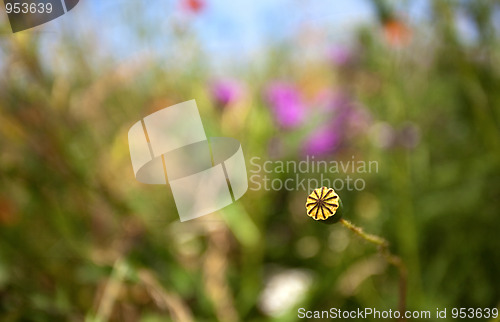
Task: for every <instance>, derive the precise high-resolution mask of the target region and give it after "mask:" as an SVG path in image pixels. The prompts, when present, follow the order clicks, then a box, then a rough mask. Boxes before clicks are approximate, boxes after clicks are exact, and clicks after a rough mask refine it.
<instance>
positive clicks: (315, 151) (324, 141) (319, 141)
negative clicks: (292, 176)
mask: <svg viewBox="0 0 500 322" xmlns="http://www.w3.org/2000/svg"><path fill="white" fill-rule="evenodd" d="M340 141H341V134H340V133H338V131H335V129H332V128H331V127H329V126H322V127H320V128H319V129H316V130H314V131H313V132H312V133H311V134H310V135H309V137H308V138H307V139H306V141H305V143H304V147H303V154H304V155H327V154H331V153H333V152H335V150H336V148H337V147H338V146H339V144H340Z"/></svg>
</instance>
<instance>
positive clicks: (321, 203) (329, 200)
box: [306, 187, 407, 321]
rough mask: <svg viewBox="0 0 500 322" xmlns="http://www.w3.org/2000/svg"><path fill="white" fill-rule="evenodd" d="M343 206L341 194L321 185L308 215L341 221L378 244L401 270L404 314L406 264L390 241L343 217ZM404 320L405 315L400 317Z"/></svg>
mask: <svg viewBox="0 0 500 322" xmlns="http://www.w3.org/2000/svg"><path fill="white" fill-rule="evenodd" d="M341 206H342V202H341V200H340V197H339V195H338V194H337V193H336V192H335V190H333V189H332V188H326V187H321V188H317V189H314V190H313V192H312V193H311V194H310V195H309V196H308V197H307V201H306V210H307V215H308V216H309V217H311V218H312V219H314V220H316V221H319V222H323V223H329V224H330V223H337V222H340V223H341V224H342V225H343V226H344V227H346V228H347V229H349V230H351V231H352V232H354V233H355V234H356V235H358V236H359V237H361V238H363V239H364V240H366V241H368V242H370V243H372V244H374V245H376V246H377V248H378V251H379V253H380V254H381V255H382V257H383V258H384V259H385V260H386V261H387V263H389V264H390V265H393V266H394V267H396V268H397V269H398V271H399V304H398V310H399V311H400V312H401V316H404V312H405V310H406V280H407V270H406V266H405V264H404V263H403V261H402V260H401V258H400V257H399V256H396V255H394V254H392V253H391V252H390V249H389V242H388V241H387V240H386V239H384V238H382V237H380V236H376V235H372V234H368V233H366V232H364V231H363V229H362V228H360V227H357V226H355V225H354V224H353V223H351V222H350V221H348V220H345V219H343V218H342V216H341V214H340V212H339V210H340V208H341ZM400 320H401V321H403V320H404V317H402V318H401V319H400Z"/></svg>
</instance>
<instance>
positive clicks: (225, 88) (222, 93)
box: [211, 79, 243, 106]
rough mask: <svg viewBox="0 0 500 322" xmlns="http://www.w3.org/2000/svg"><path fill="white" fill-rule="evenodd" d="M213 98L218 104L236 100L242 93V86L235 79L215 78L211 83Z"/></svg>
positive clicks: (222, 104) (221, 104) (223, 104)
mask: <svg viewBox="0 0 500 322" xmlns="http://www.w3.org/2000/svg"><path fill="white" fill-rule="evenodd" d="M211 93H212V98H213V100H214V101H215V102H216V103H217V104H218V105H220V106H225V105H227V104H230V103H233V102H235V101H237V100H238V99H239V98H240V97H241V96H242V94H243V86H242V84H241V83H239V82H238V81H236V80H232V79H225V80H217V81H214V82H213V83H212V84H211Z"/></svg>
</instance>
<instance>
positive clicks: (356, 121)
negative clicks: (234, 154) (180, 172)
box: [0, 0, 500, 321]
mask: <svg viewBox="0 0 500 322" xmlns="http://www.w3.org/2000/svg"><path fill="white" fill-rule="evenodd" d="M499 35H500V4H499V3H498V2H496V1H472V0H463V1H444V0H436V1H423V0H418V1H384V0H376V1H375V0H374V1H369V0H363V1H361V0H356V1H345V2H342V3H340V2H334V3H331V2H326V1H320V0H308V1H298V0H276V1H249V0H248V1H241V2H240V1H234V2H229V1H227V2H225V1H222V0H175V1H174V0H168V1H167V0H165V1H160V0H155V1H125V0H122V1H118V0H114V1H98V0H81V1H80V4H79V5H78V6H77V7H76V8H75V9H74V10H72V11H71V12H70V13H68V14H66V15H64V16H62V17H60V18H59V19H57V20H54V21H52V22H49V23H47V24H45V25H43V26H40V27H37V28H34V29H31V30H28V31H24V32H19V33H16V34H12V32H11V30H10V26H9V23H8V20H7V17H6V14H5V12H4V11H3V10H2V13H1V14H0V111H1V113H0V147H1V154H0V170H1V172H0V178H1V179H0V318H1V320H2V321H18V320H22V321H57V320H69V321H83V320H86V321H106V320H111V321H138V320H141V321H165V320H166V321H295V320H299V319H298V318H297V309H298V308H299V307H303V308H306V309H307V310H328V309H330V308H332V307H334V308H339V309H341V310H351V309H357V308H364V307H373V308H377V309H379V310H384V309H385V310H389V309H392V310H395V309H396V308H397V303H398V271H397V270H396V269H394V268H393V267H391V266H388V265H387V264H386V263H385V262H384V260H383V258H382V257H381V256H380V255H378V253H377V249H376V248H375V247H374V246H373V245H371V244H369V243H366V242H365V241H363V240H362V239H359V238H358V237H357V236H355V235H354V234H352V233H351V232H350V231H348V230H347V229H345V228H344V227H342V226H340V225H323V224H321V223H318V222H315V221H314V220H312V219H310V218H309V217H307V215H306V212H305V207H304V204H305V201H306V197H307V195H308V194H309V191H286V190H285V189H283V190H278V191H271V190H270V191H266V190H264V189H260V190H258V189H252V187H254V186H253V185H252V184H251V183H250V190H249V191H248V192H247V193H246V194H245V195H244V196H243V197H242V198H241V199H240V200H239V201H238V202H236V203H234V204H232V205H230V206H228V207H226V208H224V209H223V210H221V211H219V212H217V213H215V214H212V215H209V216H206V217H202V218H199V219H196V220H192V221H188V222H184V223H180V222H179V218H178V214H177V210H176V208H175V204H174V201H173V197H172V193H171V191H170V188H169V187H168V186H161V185H144V184H141V183H139V182H137V181H136V180H135V178H134V174H133V171H132V166H131V162H130V155H129V151H128V142H127V132H128V129H129V128H130V126H131V125H133V124H134V123H135V122H136V121H137V120H139V119H141V118H143V117H144V116H146V115H148V114H150V113H152V112H154V111H157V110H160V109H162V108H165V107H167V106H170V105H173V104H176V103H179V102H183V101H187V100H190V99H196V101H197V104H198V108H199V110H200V113H201V116H202V119H203V122H204V126H205V131H206V133H207V135H208V136H229V137H233V138H236V139H238V140H239V141H240V142H241V144H242V148H243V153H244V155H245V159H246V162H247V170H248V171H249V176H250V175H252V173H250V171H252V170H255V168H254V167H252V166H251V163H250V159H251V158H252V157H259V158H261V160H263V161H265V160H295V161H300V160H303V159H304V158H305V157H306V156H307V155H309V156H312V155H314V156H315V157H317V159H323V160H338V161H342V160H345V161H349V160H352V158H353V157H354V158H355V159H356V160H364V161H367V162H368V161H377V162H378V164H379V167H378V168H379V169H378V170H379V171H378V172H376V173H367V174H357V173H356V174H351V176H352V177H354V178H362V179H363V180H364V181H365V182H366V187H365V189H364V190H363V191H347V190H346V189H344V190H340V191H338V193H339V195H340V196H341V198H342V200H343V203H344V208H345V212H344V217H345V218H346V219H349V220H351V221H352V222H354V223H356V224H357V225H359V226H362V227H364V229H365V230H366V231H367V232H371V233H375V234H378V235H381V236H384V237H385V238H387V239H388V240H389V242H390V244H391V246H390V248H391V251H392V252H394V253H396V254H398V255H400V256H401V258H402V259H403V260H404V262H405V264H406V266H407V268H408V292H407V307H408V309H411V310H431V312H435V310H436V308H438V307H439V308H448V310H451V308H453V307H473V308H477V307H480V308H484V307H489V308H494V307H499V306H500V238H498V234H499V231H500V108H499V107H500V38H499ZM294 175H295V174H291V173H288V174H286V173H285V174H279V173H276V174H270V176H275V177H276V178H281V179H286V178H287V176H290V177H293V176H294ZM315 175H317V174H315ZM343 176H345V174H340V175H339V177H343ZM332 179H334V178H333V177H332ZM367 320H370V319H367Z"/></svg>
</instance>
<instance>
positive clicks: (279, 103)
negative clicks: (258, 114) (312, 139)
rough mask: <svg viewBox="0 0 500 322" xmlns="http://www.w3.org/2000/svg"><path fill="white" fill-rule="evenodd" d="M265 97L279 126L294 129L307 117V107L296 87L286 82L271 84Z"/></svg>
mask: <svg viewBox="0 0 500 322" xmlns="http://www.w3.org/2000/svg"><path fill="white" fill-rule="evenodd" d="M265 96H266V97H265V98H266V101H267V102H268V104H269V105H270V107H271V110H272V112H273V115H274V118H275V120H276V123H278V125H279V126H281V127H283V128H294V127H297V126H299V125H301V124H302V123H303V121H304V119H305V116H306V111H305V105H304V103H303V101H302V97H301V94H300V92H299V90H298V89H297V88H296V87H295V86H294V85H292V84H289V83H285V82H274V83H271V84H270V85H268V87H267V89H266V91H265Z"/></svg>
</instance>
